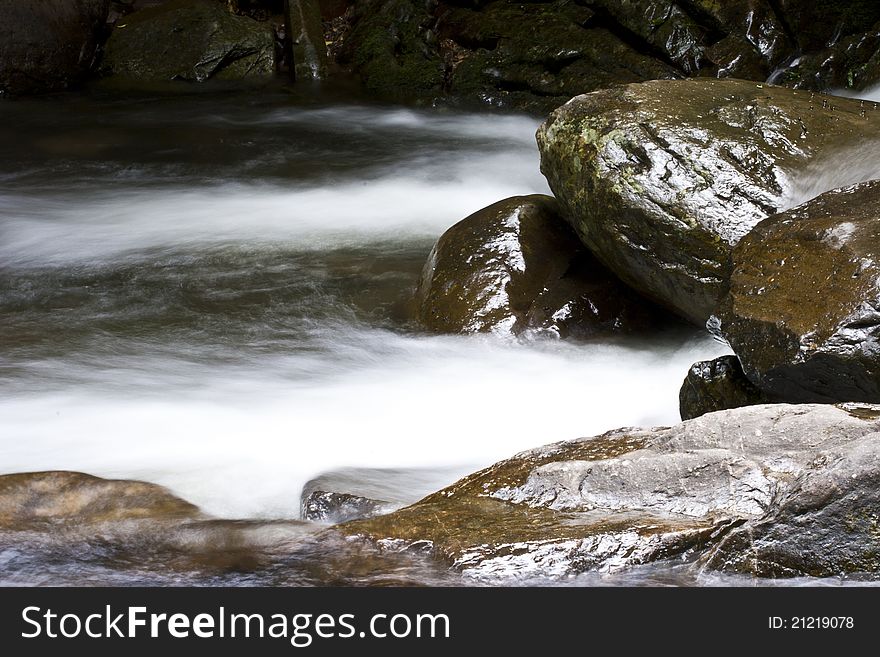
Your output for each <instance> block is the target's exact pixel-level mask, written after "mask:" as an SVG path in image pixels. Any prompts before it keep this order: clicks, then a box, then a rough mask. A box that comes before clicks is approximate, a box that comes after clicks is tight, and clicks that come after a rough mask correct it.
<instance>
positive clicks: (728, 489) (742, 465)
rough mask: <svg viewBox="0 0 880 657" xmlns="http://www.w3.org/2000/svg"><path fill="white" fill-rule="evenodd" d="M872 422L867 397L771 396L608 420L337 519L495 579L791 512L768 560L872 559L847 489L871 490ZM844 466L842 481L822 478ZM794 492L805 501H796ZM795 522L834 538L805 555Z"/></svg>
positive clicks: (740, 529) (576, 565)
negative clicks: (641, 424) (629, 425)
mask: <svg viewBox="0 0 880 657" xmlns="http://www.w3.org/2000/svg"><path fill="white" fill-rule="evenodd" d="M878 429H880V407H877V406H868V405H863V406H858V405H841V406H829V405H803V406H791V405H784V404H775V405H767V406H750V407H746V408H739V409H735V410H728V411H721V412H717V413H711V414H708V415H704V416H702V417H699V418H696V419H694V420H690V421H688V422H684V423H682V424H679V425H677V426H675V427H671V428H654V429H621V430H618V431H612V432H609V433H607V434H604V435H602V436H598V437H595V438H585V439H580V440H575V441H569V442H564V443H556V444H553V445H548V446H545V447H541V448H538V449H534V450H530V451H527V452H523V453H521V454H519V455H517V456H514V457H513V458H511V459H509V460H507V461H502V462H500V463H497V464H495V465H493V466H491V467H489V468H486V469H485V470H482V471H480V472H477V473H475V474H473V475H471V476H469V477H466V478H465V479H462V480H461V481H459V482H457V483H455V484H453V485H452V486H450V487H448V488H446V489H443V490H441V491H439V492H438V493H436V494H434V495H431V496H429V497H427V498H425V499H424V500H422V501H420V502H418V503H417V504H414V505H412V506H410V507H407V508H405V509H401V510H399V511H397V512H395V513H392V514H389V515H386V516H381V517H378V518H374V519H371V520H366V521H357V522H352V523H347V524H345V525H341V526H339V527H338V530H339V531H341V532H343V533H345V534H346V535H349V536H359V537H361V538H364V539H366V540H368V541H370V542H371V543H373V544H376V545H378V546H380V547H381V548H383V549H384V550H386V551H388V552H392V553H394V552H399V551H428V552H430V553H431V554H433V555H434V556H435V557H438V558H440V559H443V560H444V561H445V562H446V563H448V564H449V565H451V566H452V567H453V568H454V569H457V570H459V571H461V572H462V573H463V574H464V575H465V576H467V577H471V578H476V579H479V580H488V581H499V580H500V581H507V580H510V579H517V578H532V577H536V576H544V577H550V578H552V577H564V576H568V575H571V574H574V573H579V572H584V571H588V570H600V571H613V570H617V569H620V568H623V567H626V566H630V565H635V564H641V563H646V562H650V561H654V560H659V559H668V558H672V557H675V558H679V559H680V558H694V557H698V556H699V555H706V554H708V553H707V552H706V551H707V549H710V548H715V547H717V546H721V547H723V546H725V545H726V542H727V541H726V537H727V536H730V537H736V536H739V537H740V538H742V537H745V536H748V532H749V530H750V528H752V527H756V528H757V527H766V528H768V529H769V528H772V527H773V526H774V525H773V523H774V521H775V519H777V518H779V519H787V518H790V517H797V518H800V519H801V521H802V524H801V530H802V535H801V536H795V535H789V534H787V533H785V532H784V531H782V529H781V528H780V530H779V531H777V532H776V533H775V534H774V535H773V538H774V540H775V541H776V547H777V549H776V550H775V551H773V552H772V556H773V559H774V561H773V567H774V568H776V570H774V572H779V573H781V574H785V575H793V574H800V573H807V572H836V573H846V572H853V571H854V570H858V571H868V572H878V571H880V560H878V558H877V554H878V548H880V539H878V536H877V533H876V531H875V530H874V531H873V533H872V532H871V531H869V528H870V526H871V525H870V515H871V514H870V509H871V508H872V506H867V507H866V506H864V505H863V504H862V502H861V500H859V499H858V498H857V496H856V495H855V491H856V490H861V491H862V492H863V494H864V495H865V496H866V497H865V499H867V500H868V501H873V500H874V498H875V497H876V495H877V493H876V491H877V490H880V489H878V487H877V485H876V484H877V481H876V480H877V478H878V477H880V473H878V466H877V463H880V460H878V459H877V457H876V450H877V449H878V448H880V433H878ZM841 464H844V465H841ZM847 474H848V475H850V479H851V481H852V483H851V484H847V485H846V486H845V487H835V486H829V485H828V483H829V482H835V481H842V478H843V477H844V476H845V475H847ZM852 475H855V477H852ZM804 491H810V493H809V494H808V495H807V494H805V493H804ZM820 491H821V494H820ZM804 504H809V505H812V506H810V508H811V509H813V513H812V515H807V514H804V513H801V512H800V511H799V509H801V506H803V505H804ZM866 509H868V511H866ZM820 511H821V512H820ZM850 516H852V517H853V518H855V520H854V522H857V523H858V522H861V523H862V524H861V525H860V528H859V529H858V530H855V531H848V530H847V529H846V527H847V525H846V523H847V522H848V520H847V518H848V517H850ZM814 520H815V522H816V523H817V524H815V525H814V524H811V523H812V521H814ZM807 530H809V531H811V532H814V533H816V534H819V533H822V532H827V536H825V537H824V539H823V540H825V541H826V543H827V545H828V546H831V545H833V544H834V541H839V543H840V548H841V549H840V551H839V552H838V553H835V552H834V551H833V550H832V549H830V547H829V549H828V550H827V551H822V552H821V553H819V554H817V555H815V556H814V555H813V554H812V552H811V550H809V549H805V547H806V545H807V543H806V540H807V539H806V534H804V533H803V532H806V531H807ZM765 533H766V530H765ZM731 540H733V539H732V538H731ZM783 545H785V546H788V547H787V548H786V549H783V547H782V546H783ZM797 546H801V547H802V549H801V550H800V551H797V550H796V547H797ZM717 554H724V555H727V556H726V557H725V558H724V559H720V558H719V559H715V560H713V561H711V563H712V564H713V565H714V566H716V567H720V568H734V569H738V568H739V566H738V565H737V564H738V563H739V562H736V561H735V560H734V559H733V558H732V557H730V555H731V554H733V555H738V556H739V557H741V558H742V560H743V561H742V563H744V562H745V561H744V560H745V559H746V557H747V558H748V559H755V558H756V557H757V558H760V555H761V553H760V552H758V553H756V552H755V551H754V550H751V549H750V546H749V545H746V544H744V543H743V544H740V547H739V549H734V545H733V544H731V548H730V549H727V548H724V551H723V552H717ZM767 554H770V553H769V552H768V553H767ZM750 563H753V562H750ZM764 565H767V564H760V565H759V564H756V565H754V566H753V567H754V568H755V569H757V570H758V571H760V569H761V568H763V567H764Z"/></svg>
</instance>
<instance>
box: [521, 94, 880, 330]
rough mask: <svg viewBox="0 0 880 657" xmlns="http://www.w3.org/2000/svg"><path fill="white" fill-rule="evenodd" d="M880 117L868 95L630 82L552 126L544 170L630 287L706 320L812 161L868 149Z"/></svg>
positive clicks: (544, 145)
mask: <svg viewBox="0 0 880 657" xmlns="http://www.w3.org/2000/svg"><path fill="white" fill-rule="evenodd" d="M877 121H880V113H877V111H876V110H874V109H873V107H867V106H866V105H865V104H864V103H861V102H860V101H858V100H850V99H843V98H835V97H831V96H822V95H820V94H813V93H811V92H805V91H792V90H790V89H784V88H781V87H775V86H772V85H766V84H756V83H754V82H745V81H741V80H706V79H690V80H673V81H653V82H645V83H641V84H632V85H625V86H618V87H614V88H611V89H607V90H603V91H597V92H593V93H590V94H586V95H583V96H578V97H576V98H574V99H572V100H571V101H570V102H569V103H567V104H566V105H564V106H563V107H561V108H559V109H558V110H556V111H555V112H553V113H552V114H551V115H550V117H549V119H548V120H547V121H546V122H545V123H544V124H543V125H542V126H541V128H540V129H539V131H538V144H539V147H540V150H541V170H542V171H543V173H544V175H545V176H546V177H547V180H548V182H549V183H550V187H551V189H552V190H553V192H554V194H555V196H556V198H557V199H558V200H559V203H560V206H561V208H562V214H563V215H564V216H565V217H566V218H568V219H569V220H570V221H571V223H572V225H573V226H574V228H575V230H576V231H577V233H578V235H579V236H580V237H581V239H582V240H583V242H584V243H585V244H586V245H587V246H588V247H589V248H590V250H591V251H592V252H593V253H594V254H595V255H596V256H597V257H598V258H599V259H600V260H601V261H602V262H603V263H604V264H605V265H606V266H607V267H608V268H609V269H610V270H611V271H613V272H614V273H615V274H617V276H619V277H620V279H621V280H622V281H623V282H625V283H627V284H628V285H629V286H630V287H632V288H633V289H635V290H636V291H638V292H641V293H642V294H644V295H645V296H647V297H648V298H650V299H653V300H654V301H656V302H658V303H660V304H662V305H665V306H666V307H668V308H669V309H671V310H673V311H674V312H676V313H678V314H679V315H681V316H682V317H684V318H686V319H688V320H690V321H692V322H694V323H696V324H699V325H702V324H704V323H705V322H706V320H707V319H708V318H709V316H710V315H711V314H712V312H713V311H714V309H715V307H716V306H717V303H718V301H719V300H720V299H721V298H722V297H723V295H724V294H725V293H726V291H727V285H728V281H729V277H730V271H731V264H730V255H731V250H732V248H733V246H734V245H736V243H737V242H739V240H740V239H742V237H743V236H744V235H745V234H746V233H748V232H749V231H750V230H751V229H752V228H753V227H754V226H755V225H756V224H757V223H758V222H759V221H761V220H762V219H764V218H766V217H767V216H769V215H771V214H774V213H776V212H777V211H778V210H779V209H780V208H782V207H783V205H784V203H785V200H786V196H787V193H788V191H789V189H790V188H791V186H792V179H793V178H795V177H797V175H798V174H799V172H801V171H803V170H804V169H805V168H806V167H807V165H808V163H809V162H811V161H812V160H813V159H814V158H816V157H817V156H820V155H830V154H832V153H833V152H835V151H836V149H844V148H846V147H848V146H856V145H858V144H860V143H862V142H863V141H865V140H866V139H868V138H870V137H872V136H873V135H875V134H876V131H877V125H876V124H877Z"/></svg>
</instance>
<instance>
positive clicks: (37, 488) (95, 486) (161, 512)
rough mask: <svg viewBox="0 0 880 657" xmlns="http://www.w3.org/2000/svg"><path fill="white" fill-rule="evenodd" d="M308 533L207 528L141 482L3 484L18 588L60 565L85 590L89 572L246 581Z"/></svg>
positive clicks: (198, 516)
mask: <svg viewBox="0 0 880 657" xmlns="http://www.w3.org/2000/svg"><path fill="white" fill-rule="evenodd" d="M313 531H314V530H313V529H312V528H309V527H308V526H306V525H304V524H303V523H298V522H295V521H236V520H217V519H212V518H210V517H208V516H207V515H205V514H204V513H202V512H201V511H200V510H199V509H198V508H197V507H196V506H194V505H192V504H190V503H189V502H186V501H184V500H182V499H180V498H178V497H176V496H175V495H173V494H172V493H170V492H169V491H168V490H166V489H165V488H163V487H161V486H157V485H155V484H150V483H146V482H141V481H128V480H109V479H102V478H99V477H93V476H91V475H87V474H83V473H79V472H66V471H51V472H29V473H20V474H9V475H0V552H3V554H4V558H5V559H7V560H9V561H11V562H12V563H13V564H16V563H18V569H17V570H18V571H19V572H18V576H19V577H20V579H18V580H16V581H18V582H19V583H30V584H35V583H36V584H39V583H42V582H43V581H44V580H43V579H42V578H43V577H45V576H49V575H48V573H47V574H44V572H43V571H51V570H52V569H53V568H54V567H57V564H59V563H61V564H63V570H64V572H65V573H66V574H65V578H64V580H62V581H65V582H66V583H88V582H90V581H93V580H90V579H88V577H94V576H95V572H96V571H97V573H98V576H99V579H97V582H99V583H101V582H103V583H106V582H107V579H101V578H100V577H102V576H103V577H104V578H106V577H108V576H109V577H113V576H120V575H119V574H117V575H110V574H109V572H110V571H116V572H117V573H125V574H124V575H122V576H123V577H124V578H125V579H123V580H122V581H128V582H131V581H132V580H131V578H132V577H135V576H137V571H138V570H139V569H143V570H144V571H145V572H150V571H152V572H153V574H152V575H151V576H150V577H149V578H148V580H147V581H148V582H149V581H153V582H155V581H156V580H155V578H157V577H167V576H172V574H174V573H176V574H177V576H183V575H185V574H187V573H197V574H198V575H199V576H200V577H212V576H218V575H220V574H223V573H229V572H249V571H254V570H258V569H260V568H264V567H267V566H268V565H269V564H271V563H273V562H277V561H278V560H279V558H280V557H281V556H282V555H288V554H289V553H290V551H291V549H292V548H293V547H295V546H296V545H298V544H300V543H302V541H303V540H304V539H305V538H306V537H307V536H308V535H309V534H310V533H313ZM30 569H33V571H32V572H27V571H28V570H30ZM84 571H91V573H90V574H89V575H88V576H86V575H84V574H82V573H83V572H84ZM101 573H103V575H101ZM49 577H50V576H49ZM80 577H84V578H86V579H79V578H80ZM47 581H48V582H52V581H53V580H52V579H51V577H50V578H49V579H48V580H47ZM110 581H113V580H110ZM167 583H173V582H171V581H169V582H167Z"/></svg>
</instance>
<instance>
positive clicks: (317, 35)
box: [286, 0, 328, 80]
mask: <svg viewBox="0 0 880 657" xmlns="http://www.w3.org/2000/svg"><path fill="white" fill-rule="evenodd" d="M286 7H287V17H286V24H287V26H288V27H287V29H288V31H289V32H290V44H291V57H292V60H293V70H294V77H295V79H297V80H320V79H321V78H323V77H324V76H326V75H327V65H328V60H327V46H326V45H325V44H324V28H323V26H322V25H321V8H320V6H319V3H318V0H288V2H287V3H286Z"/></svg>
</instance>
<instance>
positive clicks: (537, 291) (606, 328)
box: [416, 194, 669, 338]
mask: <svg viewBox="0 0 880 657" xmlns="http://www.w3.org/2000/svg"><path fill="white" fill-rule="evenodd" d="M416 307H417V317H418V320H419V322H420V323H421V324H422V325H423V326H424V327H426V328H428V329H429V330H432V331H436V332H440V333H485V332H492V333H499V334H506V335H518V334H521V333H523V332H527V331H528V332H533V333H541V334H548V335H552V336H556V337H576V338H589V337H594V336H598V335H608V334H611V333H616V332H630V331H636V330H647V329H648V328H649V327H652V328H653V327H656V326H658V325H661V324H662V323H663V322H664V321H666V322H668V321H669V318H668V317H667V316H666V315H665V313H663V312H662V311H660V310H659V309H657V308H655V307H653V305H652V304H650V303H648V302H646V301H645V300H643V299H641V298H640V297H638V296H637V295H636V294H634V293H633V292H631V291H630V290H628V289H626V287H625V286H623V285H622V284H621V283H620V282H619V281H618V280H617V279H616V278H615V277H614V276H613V275H612V274H611V273H610V272H608V270H607V269H605V268H604V267H603V266H602V265H601V264H600V263H599V262H597V261H596V259H595V258H593V257H592V256H591V255H590V253H589V252H588V251H586V249H584V247H583V245H582V244H581V243H580V241H579V240H578V238H577V235H575V234H574V231H572V229H571V228H570V227H569V226H568V224H567V223H566V222H565V220H564V219H562V217H560V216H559V214H558V208H557V204H556V201H555V200H554V199H553V198H552V197H549V196H543V195H539V194H535V195H531V196H515V197H512V198H509V199H505V200H503V201H498V202H497V203H494V204H492V205H490V206H489V207H487V208H483V209H482V210H479V211H477V212H475V213H474V214H472V215H470V216H469V217H467V218H465V219H463V220H462V221H460V222H459V223H457V224H455V225H454V226H453V227H452V228H450V229H449V230H447V231H446V232H445V233H444V234H443V235H442V236H441V237H440V239H439V240H438V241H437V243H436V245H435V246H434V248H433V249H432V251H431V254H430V255H429V257H428V261H427V263H426V264H425V268H424V271H423V273H422V277H421V280H420V281H419V285H418V289H417V291H416Z"/></svg>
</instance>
